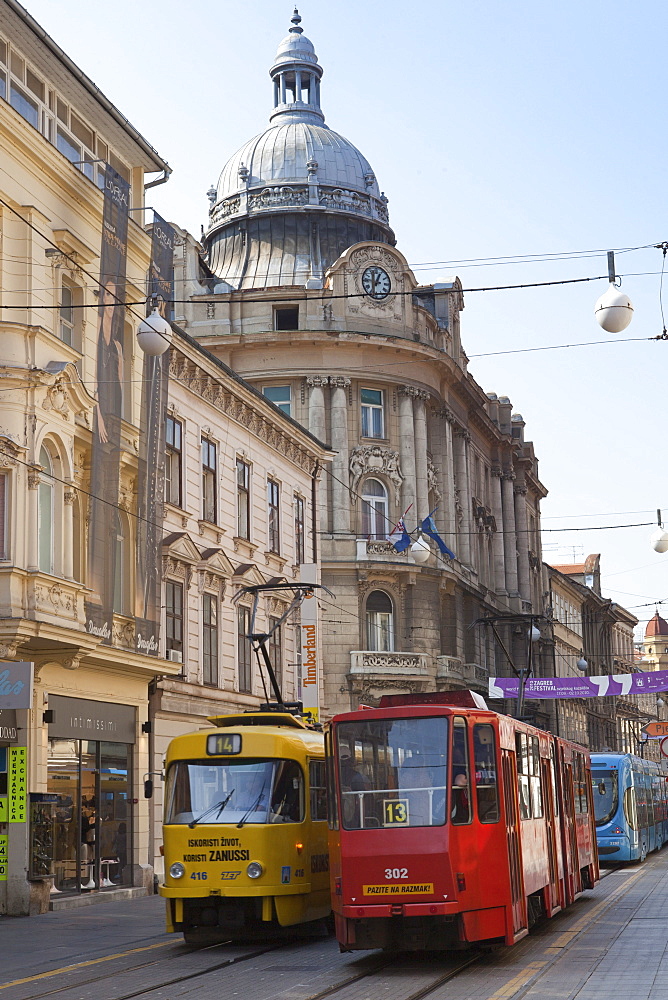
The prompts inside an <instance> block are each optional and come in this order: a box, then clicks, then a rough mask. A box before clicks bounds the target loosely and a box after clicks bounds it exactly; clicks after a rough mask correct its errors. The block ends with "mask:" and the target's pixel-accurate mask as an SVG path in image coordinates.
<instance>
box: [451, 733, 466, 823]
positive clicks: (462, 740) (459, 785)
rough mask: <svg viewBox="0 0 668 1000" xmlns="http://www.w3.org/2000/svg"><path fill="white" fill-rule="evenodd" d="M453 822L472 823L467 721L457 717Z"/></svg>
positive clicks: (454, 744)
mask: <svg viewBox="0 0 668 1000" xmlns="http://www.w3.org/2000/svg"><path fill="white" fill-rule="evenodd" d="M450 812H451V816H452V822H453V823H454V824H463V823H470V822H471V769H470V767H469V747H468V737H467V729H466V720H465V719H462V718H461V717H460V716H455V719H454V723H453V727H452V803H451V807H450Z"/></svg>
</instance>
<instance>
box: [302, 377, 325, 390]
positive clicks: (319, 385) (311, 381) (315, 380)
mask: <svg viewBox="0 0 668 1000" xmlns="http://www.w3.org/2000/svg"><path fill="white" fill-rule="evenodd" d="M306 384H307V386H308V387H309V389H324V387H325V386H326V385H329V375H309V376H308V378H307V379H306Z"/></svg>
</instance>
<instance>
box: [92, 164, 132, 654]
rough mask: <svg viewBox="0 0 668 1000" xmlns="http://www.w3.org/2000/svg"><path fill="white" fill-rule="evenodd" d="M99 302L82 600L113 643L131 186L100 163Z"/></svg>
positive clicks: (98, 630) (122, 535) (122, 530)
mask: <svg viewBox="0 0 668 1000" xmlns="http://www.w3.org/2000/svg"><path fill="white" fill-rule="evenodd" d="M103 193H104V205H103V217H102V250H101V253H100V307H99V311H98V335H97V365H96V374H97V387H96V397H97V405H96V407H95V416H94V421H93V443H92V453H91V482H90V492H91V500H90V524H89V531H88V574H89V586H90V587H91V590H92V594H91V597H90V600H89V601H87V602H86V628H87V630H88V631H89V632H90V633H92V634H93V635H97V636H99V637H100V639H101V640H102V642H104V643H107V644H109V645H110V644H111V643H112V619H113V613H114V611H115V610H116V611H127V609H126V608H125V607H123V593H122V582H123V579H122V577H123V574H122V573H119V574H118V579H117V573H116V557H117V553H118V552H119V550H120V551H121V552H123V551H124V542H126V541H128V540H129V524H128V523H127V522H126V521H125V519H124V518H123V516H122V513H121V511H120V510H119V507H118V488H119V483H120V461H121V421H122V418H123V395H124V392H125V391H126V390H127V388H128V386H127V385H126V380H128V379H130V378H131V374H130V372H127V373H125V372H124V357H125V355H124V332H125V306H124V305H123V303H124V302H125V298H126V296H125V277H126V261H127V243H128V205H129V198H130V186H129V184H128V183H127V181H125V180H124V179H123V178H122V177H121V176H120V175H119V174H117V173H116V171H115V170H114V169H113V168H112V167H110V166H109V164H106V165H105V172H104V192H103Z"/></svg>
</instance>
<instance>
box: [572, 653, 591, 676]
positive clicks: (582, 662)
mask: <svg viewBox="0 0 668 1000" xmlns="http://www.w3.org/2000/svg"><path fill="white" fill-rule="evenodd" d="M575 665H576V667H577V668H578V670H581V671H582V673H583V674H584V673H585V671H587V670H588V669H589V664H588V663H587V661H586V660H585V658H584V656H581V657H580V659H579V660H578V662H577V663H576V664H575Z"/></svg>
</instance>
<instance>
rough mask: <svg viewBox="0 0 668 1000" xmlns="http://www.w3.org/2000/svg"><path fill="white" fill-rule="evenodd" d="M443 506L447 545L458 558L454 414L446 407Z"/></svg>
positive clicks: (444, 410) (444, 414) (444, 412)
mask: <svg viewBox="0 0 668 1000" xmlns="http://www.w3.org/2000/svg"><path fill="white" fill-rule="evenodd" d="M443 416H444V424H443V434H444V439H443V444H444V449H443V473H442V475H443V491H444V492H443V504H444V506H445V515H446V525H447V529H446V530H447V532H448V538H446V543H447V545H448V548H450V549H452V551H453V552H454V553H455V555H456V556H459V553H458V552H457V508H456V507H455V451H454V443H453V437H452V425H453V421H454V414H453V413H452V411H451V410H449V409H448V408H447V406H446V407H444V408H443Z"/></svg>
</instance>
